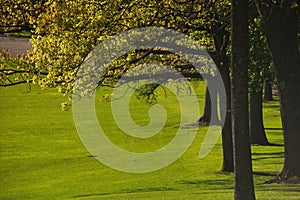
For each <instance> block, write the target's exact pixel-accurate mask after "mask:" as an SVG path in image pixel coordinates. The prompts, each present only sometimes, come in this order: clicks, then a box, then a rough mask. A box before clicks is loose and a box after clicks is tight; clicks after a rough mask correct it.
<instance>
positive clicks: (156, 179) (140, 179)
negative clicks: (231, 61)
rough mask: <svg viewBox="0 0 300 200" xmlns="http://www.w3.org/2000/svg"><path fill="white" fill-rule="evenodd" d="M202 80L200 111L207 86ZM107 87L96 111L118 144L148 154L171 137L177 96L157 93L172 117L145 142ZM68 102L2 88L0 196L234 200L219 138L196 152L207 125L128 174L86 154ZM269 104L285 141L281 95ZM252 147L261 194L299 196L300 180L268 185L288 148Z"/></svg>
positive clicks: (143, 108) (276, 137)
mask: <svg viewBox="0 0 300 200" xmlns="http://www.w3.org/2000/svg"><path fill="white" fill-rule="evenodd" d="M198 85H200V86H199V87H197V88H196V90H197V94H198V97H199V102H200V110H201V111H202V108H203V100H204V84H203V83H200V84H198ZM108 92H109V91H108V89H103V90H101V91H98V92H97V97H96V100H97V103H96V108H97V115H98V118H99V121H100V124H101V126H102V127H103V129H104V130H105V131H106V132H107V134H108V136H109V138H110V139H111V140H112V141H113V142H115V143H116V144H117V145H119V146H120V147H122V148H125V149H128V150H130V151H136V152H147V151H152V150H153V149H157V148H160V147H162V146H163V145H164V144H165V143H166V142H168V141H170V140H171V139H172V137H173V136H174V134H175V132H176V131H177V129H176V125H177V124H178V119H179V117H178V116H179V115H178V113H179V112H178V111H179V109H178V104H176V101H174V96H172V95H167V97H166V96H164V95H161V97H160V98H159V102H160V103H162V104H164V105H165V106H166V107H167V111H168V114H169V118H168V121H167V123H166V127H165V128H164V129H163V132H162V133H160V134H159V135H158V136H155V137H153V138H150V139H147V140H140V139H134V138H131V137H129V136H126V135H125V134H123V133H122V132H120V130H119V129H118V128H117V127H116V125H115V124H114V122H113V120H112V119H113V118H112V115H111V112H110V102H109V101H106V100H103V99H102V96H103V95H104V94H106V93H108ZM172 99H173V100H172ZM65 100H66V98H65V97H64V96H62V95H61V94H59V93H57V92H56V90H54V89H49V90H40V89H39V88H38V87H37V86H33V87H32V89H31V91H30V92H28V88H27V86H24V85H23V86H14V87H9V88H0V153H1V157H0V170H1V172H0V179H1V182H0V184H1V185H0V190H1V191H0V199H215V200H216V199H233V174H222V173H219V172H218V171H219V170H220V168H221V165H222V146H221V140H219V142H218V143H217V145H216V146H215V147H214V149H213V150H212V152H211V153H210V154H209V155H208V156H207V157H205V158H204V159H200V158H199V157H198V152H199V149H200V147H201V144H202V142H203V138H204V136H205V131H206V130H207V128H206V127H201V128H199V130H198V132H197V136H196V138H195V140H194V142H193V144H192V145H191V147H190V148H189V149H188V150H187V152H186V153H185V154H184V155H183V156H182V157H181V158H180V159H178V160H177V161H176V162H174V163H173V164H171V165H170V166H168V167H166V168H163V169H161V170H158V171H155V172H150V173H145V174H130V173H124V172H120V171H116V170H113V169H111V168H109V167H107V166H105V165H103V164H102V163H100V162H99V161H98V160H96V159H95V158H94V157H93V156H91V155H90V153H89V152H87V150H86V149H85V147H84V146H83V144H82V143H81V141H80V139H79V136H78V134H77V132H76V128H75V125H74V122H73V118H72V112H71V111H67V112H66V111H62V110H61V106H60V104H61V103H62V102H63V101H65ZM100 100H102V101H100ZM132 101H133V102H134V103H133V104H132V106H131V107H130V110H131V113H132V118H133V119H135V120H136V121H137V123H139V124H146V123H147V122H149V119H148V114H147V113H148V112H147V109H148V106H147V105H143V104H141V103H140V102H139V101H138V100H136V99H133V100H132ZM264 108H265V109H264V118H265V127H266V128H267V134H268V138H269V140H270V142H272V143H281V144H282V143H283V141H282V131H281V123H280V118H279V102H278V98H276V100H275V101H272V102H267V103H264ZM252 150H253V168H254V172H255V174H254V177H255V189H256V196H257V199H300V187H299V185H288V184H285V185H284V184H264V182H265V181H267V180H270V179H272V178H274V177H275V176H276V174H277V173H279V172H280V170H281V168H282V163H283V147H282V146H254V147H252Z"/></svg>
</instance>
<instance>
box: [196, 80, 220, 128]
mask: <svg viewBox="0 0 300 200" xmlns="http://www.w3.org/2000/svg"><path fill="white" fill-rule="evenodd" d="M207 84H209V83H207ZM217 95H218V93H217V91H215V90H213V89H212V87H211V90H210V92H209V91H208V88H207V87H206V90H205V103H204V111H203V115H202V116H201V117H200V119H199V120H198V123H199V124H204V125H209V124H210V125H218V124H220V120H219V118H218V111H217V110H212V106H211V105H217V101H216V100H217V99H218V98H217ZM211 96H214V98H211ZM212 99H214V100H215V101H212ZM215 108H217V106H215ZM213 112H214V113H213ZM212 117H213V118H212Z"/></svg>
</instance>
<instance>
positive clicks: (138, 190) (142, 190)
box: [73, 187, 177, 198]
mask: <svg viewBox="0 0 300 200" xmlns="http://www.w3.org/2000/svg"><path fill="white" fill-rule="evenodd" d="M163 191H177V189H175V188H169V187H149V188H136V189H126V190H121V191H119V192H107V193H99V194H83V195H77V196H74V197H73V198H85V197H97V196H108V195H119V194H132V193H145V192H163Z"/></svg>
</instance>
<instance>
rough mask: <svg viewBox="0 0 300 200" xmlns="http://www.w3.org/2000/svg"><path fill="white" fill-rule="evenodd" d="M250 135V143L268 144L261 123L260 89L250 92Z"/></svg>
mask: <svg viewBox="0 0 300 200" xmlns="http://www.w3.org/2000/svg"><path fill="white" fill-rule="evenodd" d="M250 135H251V144H255V145H268V144H269V142H268V139H267V137H266V132H265V128H264V124H263V114H262V92H261V91H258V92H257V91H251V92H250Z"/></svg>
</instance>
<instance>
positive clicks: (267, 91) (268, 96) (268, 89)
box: [264, 80, 273, 101]
mask: <svg viewBox="0 0 300 200" xmlns="http://www.w3.org/2000/svg"><path fill="white" fill-rule="evenodd" d="M272 100H273V96H272V86H271V84H270V81H269V80H265V81H264V101H272Z"/></svg>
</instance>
